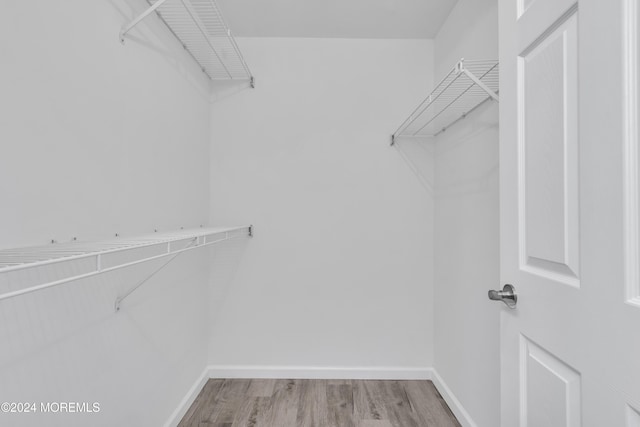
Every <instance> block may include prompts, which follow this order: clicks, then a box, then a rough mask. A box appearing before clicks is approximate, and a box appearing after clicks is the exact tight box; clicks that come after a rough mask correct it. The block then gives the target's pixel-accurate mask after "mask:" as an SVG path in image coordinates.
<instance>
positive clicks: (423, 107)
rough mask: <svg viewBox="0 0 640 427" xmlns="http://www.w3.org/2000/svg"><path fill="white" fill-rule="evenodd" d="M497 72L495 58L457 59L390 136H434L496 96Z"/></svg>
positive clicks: (497, 87) (497, 85) (497, 67)
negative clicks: (453, 65)
mask: <svg viewBox="0 0 640 427" xmlns="http://www.w3.org/2000/svg"><path fill="white" fill-rule="evenodd" d="M499 71H500V69H499V63H498V61H496V60H474V61H470V60H460V62H458V64H456V66H455V67H454V68H453V69H452V70H451V71H450V72H449V73H448V74H447V75H446V76H445V78H444V79H442V80H441V81H440V83H438V85H437V86H436V87H435V89H434V90H433V91H432V92H431V93H430V94H429V96H427V97H426V98H425V99H424V101H422V102H421V103H420V104H419V105H418V107H416V109H415V110H414V111H413V113H411V115H410V116H409V117H408V118H407V119H406V120H405V121H404V122H403V123H402V125H400V127H399V128H398V129H397V130H396V132H395V133H394V134H393V137H394V139H395V138H398V137H430V136H431V137H432V136H436V135H438V134H440V133H441V132H443V131H445V130H446V129H447V128H448V127H449V126H451V125H452V124H454V123H456V122H457V121H458V120H460V119H462V118H464V117H466V115H467V114H469V113H471V112H472V111H473V110H475V109H476V108H478V107H479V106H480V105H481V104H483V103H484V102H486V101H488V100H491V99H497V93H498V90H499V82H500V80H499ZM478 81H479V82H481V84H478ZM483 86H484V87H483Z"/></svg>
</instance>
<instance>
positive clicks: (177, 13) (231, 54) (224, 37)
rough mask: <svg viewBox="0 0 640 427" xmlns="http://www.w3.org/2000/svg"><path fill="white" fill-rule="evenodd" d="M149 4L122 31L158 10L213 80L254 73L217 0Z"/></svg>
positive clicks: (153, 1)
mask: <svg viewBox="0 0 640 427" xmlns="http://www.w3.org/2000/svg"><path fill="white" fill-rule="evenodd" d="M147 3H149V6H150V8H149V9H147V10H146V11H145V12H143V13H142V14H141V15H139V16H138V17H137V18H135V19H134V20H133V21H131V22H130V23H129V24H128V25H126V26H125V27H124V28H123V29H122V31H121V32H120V40H121V41H123V42H124V40H125V36H126V35H127V33H128V32H129V31H130V30H131V29H132V28H134V27H135V26H136V25H137V24H138V23H140V22H141V21H142V20H143V19H144V18H146V17H147V16H148V15H149V14H151V13H153V12H156V13H157V15H158V16H159V17H160V19H161V20H162V21H163V22H164V23H165V25H166V26H167V27H168V28H169V30H170V31H171V32H172V33H173V35H174V36H175V37H176V38H177V39H178V40H179V41H180V43H181V44H182V45H183V46H184V48H185V49H186V50H187V51H188V52H189V54H191V56H192V57H193V59H194V60H195V61H196V62H197V63H198V64H199V65H200V67H201V68H202V71H203V72H205V73H206V74H207V76H209V78H210V79H211V80H248V81H250V83H251V85H252V87H253V75H252V74H251V70H250V69H249V66H248V65H247V63H246V62H245V60H244V58H243V56H242V53H241V52H240V49H239V48H238V45H237V44H236V41H235V39H234V38H233V36H232V34H231V30H230V29H229V27H227V24H226V23H225V20H224V17H223V16H222V13H221V12H220V9H219V8H218V5H217V4H216V3H215V0H147Z"/></svg>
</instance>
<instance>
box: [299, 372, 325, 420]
mask: <svg viewBox="0 0 640 427" xmlns="http://www.w3.org/2000/svg"><path fill="white" fill-rule="evenodd" d="M327 382H328V381H325V380H306V381H300V382H299V384H298V393H299V395H300V400H299V401H298V414H297V416H296V426H297V427H326V426H327V425H328V423H329V421H328V412H327Z"/></svg>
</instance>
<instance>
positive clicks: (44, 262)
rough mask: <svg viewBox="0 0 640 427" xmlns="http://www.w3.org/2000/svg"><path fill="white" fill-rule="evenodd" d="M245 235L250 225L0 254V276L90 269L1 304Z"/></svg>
mask: <svg viewBox="0 0 640 427" xmlns="http://www.w3.org/2000/svg"><path fill="white" fill-rule="evenodd" d="M247 235H248V236H251V235H252V226H250V225H249V226H238V227H218V228H196V229H190V230H178V231H174V232H170V233H153V234H149V235H144V236H138V237H133V238H124V237H117V238H115V239H110V240H103V241H97V242H75V241H74V242H70V243H56V244H51V245H47V246H34V247H27V248H17V249H4V250H0V274H6V273H10V272H14V271H18V270H25V269H29V268H33V269H36V268H39V267H42V266H50V265H54V264H62V263H68V262H72V261H79V260H83V261H85V262H86V261H88V262H89V264H88V265H89V266H90V267H89V268H85V269H83V270H82V271H80V272H78V271H74V269H68V270H65V271H66V273H65V274H63V276H62V277H56V279H55V280H53V281H45V282H43V283H40V284H38V285H35V286H31V287H28V288H24V289H18V290H14V291H11V292H6V293H3V294H0V300H3V299H8V298H12V297H16V296H19V295H24V294H27V293H30V292H35V291H38V290H41V289H46V288H50V287H53V286H58V285H61V284H63V283H68V282H71V281H74V280H79V279H84V278H88V277H92V276H95V275H97V274H101V273H106V272H109V271H113V270H117V269H120V268H125V267H130V266H133V265H137V264H140V263H143V262H147V261H151V260H154V259H161V258H165V257H173V256H176V255H178V254H180V253H183V252H186V251H188V250H193V249H196V248H200V247H204V246H210V245H213V244H216V243H219V242H222V241H225V240H230V239H233V238H237V237H242V236H247ZM123 255H126V256H123Z"/></svg>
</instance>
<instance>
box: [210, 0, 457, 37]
mask: <svg viewBox="0 0 640 427" xmlns="http://www.w3.org/2000/svg"><path fill="white" fill-rule="evenodd" d="M456 2H457V0H313V1H312V0H218V1H217V3H218V5H219V6H220V9H221V10H222V13H223V15H224V17H225V19H226V21H227V24H228V25H229V27H230V28H231V31H232V32H233V34H234V35H236V36H239V37H341V38H433V37H434V36H435V35H436V33H437V32H438V30H439V29H440V26H441V25H442V23H443V22H444V20H445V19H446V18H447V16H448V15H449V12H450V11H451V9H452V8H453V6H454V5H455V4H456Z"/></svg>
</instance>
